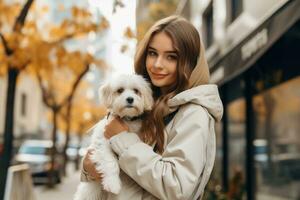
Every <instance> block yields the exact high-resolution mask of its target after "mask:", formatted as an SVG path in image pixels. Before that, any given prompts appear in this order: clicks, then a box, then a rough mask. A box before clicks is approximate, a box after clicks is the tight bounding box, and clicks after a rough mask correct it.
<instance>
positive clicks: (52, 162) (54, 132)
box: [48, 107, 59, 188]
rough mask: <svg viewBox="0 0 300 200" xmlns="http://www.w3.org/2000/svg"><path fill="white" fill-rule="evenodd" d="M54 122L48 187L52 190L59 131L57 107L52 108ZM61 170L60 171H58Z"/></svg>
mask: <svg viewBox="0 0 300 200" xmlns="http://www.w3.org/2000/svg"><path fill="white" fill-rule="evenodd" d="M52 112H53V115H52V120H53V127H52V143H53V146H52V148H51V153H50V155H51V167H50V172H49V174H48V178H49V183H48V186H49V187H50V188H51V187H53V186H54V175H55V173H54V164H55V156H56V130H57V114H58V111H57V109H56V107H54V108H52ZM58 170H59V169H58Z"/></svg>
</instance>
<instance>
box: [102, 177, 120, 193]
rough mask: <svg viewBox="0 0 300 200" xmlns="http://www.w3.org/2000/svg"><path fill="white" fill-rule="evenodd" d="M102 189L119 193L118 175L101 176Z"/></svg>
mask: <svg viewBox="0 0 300 200" xmlns="http://www.w3.org/2000/svg"><path fill="white" fill-rule="evenodd" d="M102 184H103V189H104V190H106V191H107V192H111V193H114V194H119V193H120V191H121V180H120V177H119V176H109V177H103V179H102Z"/></svg>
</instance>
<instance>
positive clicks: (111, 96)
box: [74, 75, 153, 200]
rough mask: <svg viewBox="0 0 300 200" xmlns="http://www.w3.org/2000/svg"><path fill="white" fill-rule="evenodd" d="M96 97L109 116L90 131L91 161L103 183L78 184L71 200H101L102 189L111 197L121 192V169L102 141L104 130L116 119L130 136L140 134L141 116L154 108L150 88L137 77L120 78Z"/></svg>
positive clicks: (100, 91)
mask: <svg viewBox="0 0 300 200" xmlns="http://www.w3.org/2000/svg"><path fill="white" fill-rule="evenodd" d="M99 97H100V100H101V103H103V104H104V105H105V106H106V107H107V108H108V111H109V114H108V116H107V117H106V118H104V119H102V120H101V121H100V122H98V123H97V124H96V125H95V126H94V127H93V128H92V129H93V132H92V138H91V144H90V146H89V149H93V150H94V151H93V153H92V155H91V157H90V158H91V160H92V161H93V162H94V163H95V165H96V169H97V171H98V172H100V173H101V174H102V182H101V183H98V182H81V183H80V184H79V186H78V188H77V192H76V193H75V196H74V200H96V199H100V197H101V191H102V189H104V190H105V191H107V192H111V193H114V194H118V193H119V192H120V190H121V180H120V177H119V172H120V168H119V165H118V160H117V158H116V155H115V154H114V152H113V151H112V149H111V147H110V145H109V141H108V140H107V139H106V138H105V137H104V127H105V125H106V124H107V123H108V122H109V121H110V120H111V119H113V118H114V117H115V116H119V117H120V118H121V119H123V121H124V122H125V123H126V124H127V125H128V127H129V131H130V132H133V133H139V130H140V128H141V122H142V119H141V116H142V115H143V114H144V113H145V111H149V110H151V109H152V106H153V98H152V91H151V88H150V86H149V84H148V83H147V82H146V81H145V80H144V78H143V77H142V76H139V75H121V76H119V77H117V78H114V79H112V80H111V81H109V82H107V83H105V84H104V85H103V86H102V87H101V88H100V89H99Z"/></svg>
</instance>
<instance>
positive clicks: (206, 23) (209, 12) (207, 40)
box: [203, 3, 214, 48]
mask: <svg viewBox="0 0 300 200" xmlns="http://www.w3.org/2000/svg"><path fill="white" fill-rule="evenodd" d="M213 33H214V32H213V6H212V3H210V4H209V5H208V7H207V8H206V10H205V12H204V13H203V36H204V44H205V47H206V48H208V47H210V46H211V45H212V43H213Z"/></svg>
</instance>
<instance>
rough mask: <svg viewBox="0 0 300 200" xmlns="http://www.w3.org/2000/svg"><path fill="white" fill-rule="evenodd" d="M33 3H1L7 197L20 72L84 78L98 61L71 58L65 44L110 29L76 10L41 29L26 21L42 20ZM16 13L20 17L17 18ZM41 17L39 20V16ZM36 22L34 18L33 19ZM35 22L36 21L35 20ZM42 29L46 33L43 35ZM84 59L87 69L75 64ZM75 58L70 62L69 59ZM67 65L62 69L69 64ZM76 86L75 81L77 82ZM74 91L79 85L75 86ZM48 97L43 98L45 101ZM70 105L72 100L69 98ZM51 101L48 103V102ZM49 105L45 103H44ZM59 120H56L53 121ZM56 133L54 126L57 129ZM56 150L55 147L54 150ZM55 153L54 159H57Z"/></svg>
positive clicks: (2, 177)
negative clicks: (60, 72) (64, 72)
mask: <svg viewBox="0 0 300 200" xmlns="http://www.w3.org/2000/svg"><path fill="white" fill-rule="evenodd" d="M33 2H34V1H33V0H27V1H26V3H25V4H24V5H23V6H21V5H19V4H16V3H6V2H4V1H0V13H1V17H0V37H1V41H2V45H1V46H2V47H1V48H0V49H2V51H4V52H5V55H4V56H3V57H2V58H1V64H0V67H1V69H0V72H2V74H3V73H7V74H8V90H7V106H6V121H5V132H4V153H3V158H2V159H1V165H0V186H1V187H0V192H1V196H3V195H4V188H5V181H6V174H7V169H8V166H9V163H10V159H11V149H12V141H13V112H14V111H13V110H14V95H15V88H16V82H17V77H18V75H19V73H20V72H21V71H23V70H24V69H25V68H26V70H27V71H28V72H31V74H34V73H35V74H37V75H38V77H39V79H38V80H40V82H41V83H42V82H45V81H43V80H42V76H40V75H41V74H42V73H45V72H53V71H55V68H70V69H71V71H72V72H74V73H75V74H77V75H78V77H80V76H83V75H81V74H82V73H85V71H86V68H87V66H89V65H90V64H91V63H92V62H94V61H95V59H93V57H92V56H91V55H88V54H85V55H83V54H81V53H80V52H72V53H71V55H69V56H65V55H68V54H69V53H68V51H67V50H66V49H65V48H64V42H65V41H66V40H70V39H77V38H78V37H82V36H83V35H86V34H88V33H90V32H100V31H103V30H105V29H106V28H107V27H108V22H107V20H106V19H104V18H103V19H102V20H101V23H100V24H96V23H95V22H94V21H93V20H92V15H91V13H89V12H88V11H86V10H84V9H81V8H78V7H73V8H72V10H71V13H72V18H71V19H66V20H64V21H63V22H62V23H61V24H59V25H51V24H46V25H44V26H42V27H40V28H38V27H39V25H37V24H36V23H35V21H33V20H31V21H29V20H26V19H27V18H26V17H27V15H28V14H29V13H31V14H32V13H37V14H36V16H39V15H38V14H39V13H40V9H39V8H35V7H34V6H32V5H33ZM46 10H47V8H46V7H45V8H43V9H42V11H46ZM16 13H19V14H18V15H17V14H16ZM16 15H17V16H18V17H17V18H16V20H15V22H14V24H13V26H12V27H13V28H11V29H9V30H8V31H7V29H8V28H7V27H9V25H10V24H9V23H10V22H12V21H13V20H12V19H14V17H15V16H16ZM39 17H40V16H39ZM31 18H33V19H34V15H32V17H31ZM34 20H36V18H35V19H34ZM41 29H42V30H43V31H41ZM75 56H79V58H81V59H83V58H84V67H80V66H79V65H77V64H76V62H77V61H78V58H74V57H75ZM70 57H71V58H72V59H71V60H70V61H69V62H67V61H66V59H67V58H70ZM66 63H68V65H64V66H62V65H60V64H66ZM75 82H76V81H75ZM74 85H75V86H74V91H75V89H76V84H75V83H74ZM47 95H49V93H47V92H46V93H44V94H43V99H45V97H49V96H47ZM66 99H67V100H66V101H64V102H67V101H68V100H69V99H70V98H66ZM48 100H49V99H48ZM48 100H47V101H48ZM44 102H46V101H44ZM47 103H49V104H51V103H54V106H53V109H54V110H55V111H56V110H59V109H60V107H59V106H57V105H56V104H55V102H54V101H52V100H51V97H50V101H48V102H47ZM52 105H53V104H52ZM54 120H56V119H54ZM54 130H55V126H54ZM52 138H53V141H54V142H55V133H53V137H52ZM54 148H55V147H54ZM54 150H55V149H53V151H52V152H53V155H54Z"/></svg>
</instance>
